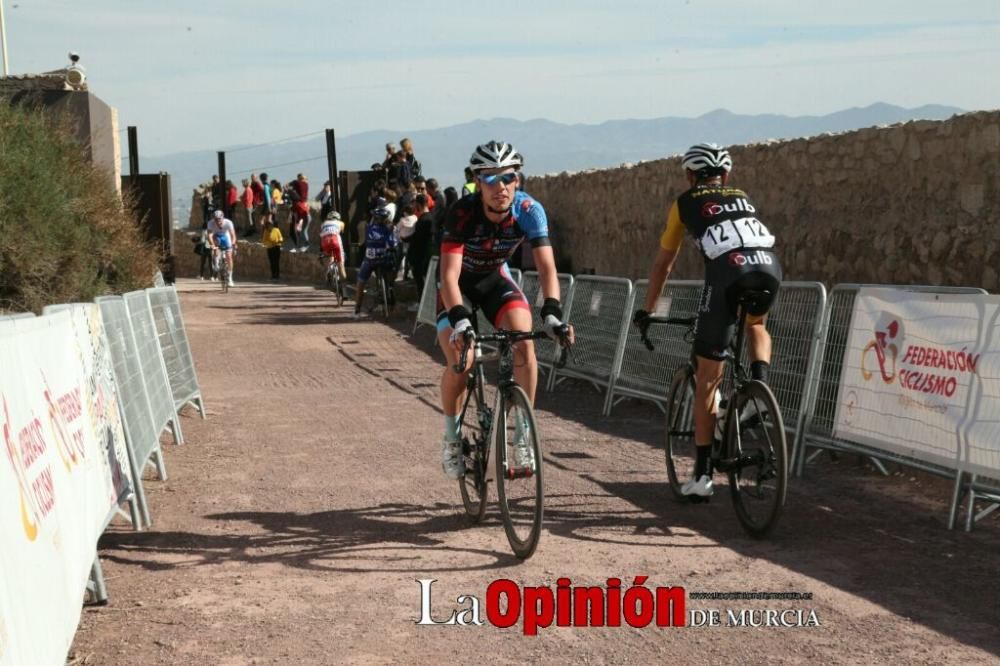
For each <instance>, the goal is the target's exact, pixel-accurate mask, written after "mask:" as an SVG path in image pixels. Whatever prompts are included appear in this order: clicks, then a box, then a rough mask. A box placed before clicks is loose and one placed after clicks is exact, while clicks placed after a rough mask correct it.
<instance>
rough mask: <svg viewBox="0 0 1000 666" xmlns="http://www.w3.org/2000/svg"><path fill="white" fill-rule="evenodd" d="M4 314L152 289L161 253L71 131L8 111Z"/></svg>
mask: <svg viewBox="0 0 1000 666" xmlns="http://www.w3.org/2000/svg"><path fill="white" fill-rule="evenodd" d="M0 156H2V157H0V311H2V310H8V311H12V312H18V311H25V310H31V311H34V312H36V313H38V312H40V311H41V309H42V308H43V307H44V306H46V305H49V304H52V303H67V302H76V301H89V300H92V299H93V298H94V297H95V296H100V295H103V294H110V293H123V292H125V291H129V290H132V289H139V288H143V287H148V286H150V284H151V282H152V276H153V273H154V272H155V271H156V269H157V254H156V249H155V247H154V246H153V245H152V244H150V243H148V242H146V241H145V240H144V239H143V238H142V234H141V232H140V231H139V229H138V226H137V225H136V222H135V214H134V212H133V207H132V203H131V202H130V201H128V200H126V201H124V202H123V201H122V200H121V199H120V198H119V196H118V193H117V191H116V190H115V189H114V188H113V187H112V183H111V178H110V177H109V175H108V174H107V173H105V172H103V171H101V170H99V169H97V168H96V167H94V166H93V165H92V164H91V163H90V161H89V160H88V159H87V158H86V156H85V153H84V150H83V148H82V147H81V146H80V145H79V144H78V143H77V142H76V141H75V140H74V139H73V138H72V137H71V134H70V131H69V127H68V125H67V124H66V123H64V122H60V121H58V120H53V118H52V117H51V116H50V115H48V114H46V113H43V112H41V111H39V110H33V109H30V108H22V107H11V106H8V105H7V104H5V103H2V102H0Z"/></svg>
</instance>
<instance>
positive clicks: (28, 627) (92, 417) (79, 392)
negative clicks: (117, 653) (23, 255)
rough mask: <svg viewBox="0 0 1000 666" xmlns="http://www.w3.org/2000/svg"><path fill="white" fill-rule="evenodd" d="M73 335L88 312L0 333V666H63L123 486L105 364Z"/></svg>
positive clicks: (125, 479)
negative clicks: (104, 384) (100, 544)
mask: <svg viewBox="0 0 1000 666" xmlns="http://www.w3.org/2000/svg"><path fill="white" fill-rule="evenodd" d="M98 324H99V321H98ZM83 326H86V329H87V330H88V331H93V330H94V329H92V328H91V326H92V314H90V313H88V312H87V311H86V310H78V311H74V312H69V311H65V312H59V313H57V314H52V315H47V316H45V317H39V318H37V319H27V320H21V321H18V322H17V325H16V326H12V327H4V328H2V329H0V368H3V376H2V378H0V437H2V439H3V448H2V450H0V543H2V548H0V664H61V663H64V662H65V659H66V654H67V652H68V650H69V647H70V645H71V643H72V640H73V634H74V632H75V630H76V627H77V624H78V623H79V620H80V612H81V604H82V601H83V595H84V590H85V588H86V582H87V578H88V576H89V572H90V568H91V565H92V564H93V561H94V556H95V553H96V544H97V538H98V537H99V536H100V534H101V532H102V531H103V530H104V526H105V521H106V519H107V517H108V515H109V514H110V512H111V511H112V510H113V509H114V507H115V506H116V505H117V504H118V502H119V500H120V499H122V498H124V497H126V496H127V495H128V494H129V490H128V489H129V487H130V486H131V479H130V477H129V472H128V465H123V464H122V463H123V457H124V454H123V450H122V449H121V448H120V447H119V446H118V442H121V441H122V440H123V437H122V435H121V427H120V423H118V422H117V416H115V415H111V414H110V413H109V412H110V411H111V408H112V407H113V406H114V402H113V400H112V398H111V397H110V396H109V395H108V394H107V392H106V387H104V388H102V387H101V384H102V382H103V381H104V380H103V378H102V377H101V376H98V375H106V373H107V370H108V369H107V365H108V360H107V354H106V352H104V351H101V348H100V347H101V345H100V342H98V343H97V344H94V343H93V342H92V341H87V343H86V347H84V348H81V342H82V341H83V338H84V334H83V328H81V327H83ZM88 335H89V333H88Z"/></svg>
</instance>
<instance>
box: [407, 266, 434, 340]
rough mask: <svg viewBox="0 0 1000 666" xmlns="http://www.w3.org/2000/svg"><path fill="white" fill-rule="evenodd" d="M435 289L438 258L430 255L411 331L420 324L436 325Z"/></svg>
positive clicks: (415, 330)
mask: <svg viewBox="0 0 1000 666" xmlns="http://www.w3.org/2000/svg"><path fill="white" fill-rule="evenodd" d="M437 291H438V258H437V257H431V260H430V263H428V264H427V276H426V277H425V278H424V290H423V292H422V293H421V294H420V305H419V306H418V308H417V320H416V321H415V322H413V332H414V333H416V332H417V328H418V327H419V326H420V325H421V324H428V325H430V326H436V325H437Z"/></svg>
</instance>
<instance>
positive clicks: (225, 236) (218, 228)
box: [208, 210, 236, 287]
mask: <svg viewBox="0 0 1000 666" xmlns="http://www.w3.org/2000/svg"><path fill="white" fill-rule="evenodd" d="M208 243H209V245H211V246H212V250H213V251H214V250H218V251H220V252H222V253H223V259H224V261H225V262H226V265H227V266H228V267H229V286H230V287H232V286H233V264H234V263H235V262H234V256H233V254H234V252H235V251H236V227H235V226H233V222H232V220H228V219H226V216H225V214H224V213H223V212H222V211H221V210H217V211H215V213H213V214H212V221H211V222H209V223H208Z"/></svg>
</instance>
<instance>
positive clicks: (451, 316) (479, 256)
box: [437, 141, 572, 479]
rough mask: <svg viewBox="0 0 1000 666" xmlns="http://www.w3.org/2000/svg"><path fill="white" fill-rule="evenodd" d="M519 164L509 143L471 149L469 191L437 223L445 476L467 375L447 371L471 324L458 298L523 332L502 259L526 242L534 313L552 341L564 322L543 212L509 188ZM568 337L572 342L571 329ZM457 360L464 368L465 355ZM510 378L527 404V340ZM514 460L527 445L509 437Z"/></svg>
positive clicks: (457, 471)
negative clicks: (536, 291) (537, 304)
mask: <svg viewBox="0 0 1000 666" xmlns="http://www.w3.org/2000/svg"><path fill="white" fill-rule="evenodd" d="M523 164H524V159H523V158H522V157H521V154H520V153H518V152H517V151H516V150H515V149H514V147H513V146H512V145H510V144H508V143H503V142H500V141H490V142H489V143H485V144H483V145H481V146H477V147H476V150H475V151H474V152H473V153H472V157H471V158H470V160H469V170H470V171H469V173H470V175H471V177H472V178H473V179H474V181H475V182H474V183H472V185H473V186H472V188H470V189H471V190H473V192H472V193H470V194H469V196H467V197H465V198H463V199H461V200H459V201H457V202H455V204H454V205H453V206H451V208H449V209H448V212H447V213H446V214H445V217H444V221H443V227H444V237H443V240H442V243H441V273H440V275H441V288H440V290H439V292H438V302H437V311H438V315H437V330H438V344H440V345H441V349H442V350H444V355H445V359H446V362H445V369H444V373H443V374H442V376H441V405H442V407H443V409H444V424H445V428H444V437H443V438H442V441H441V466H442V468H443V469H444V473H445V475H446V476H448V477H449V478H452V479H458V478H461V477H462V474H463V473H464V471H465V470H464V463H463V460H462V446H461V443H460V441H459V432H458V426H459V424H458V414H459V412H460V411H461V407H462V397H463V394H464V392H465V386H466V374H465V373H463V374H458V373H456V372H455V371H454V370H453V369H452V368H453V367H454V366H455V365H457V364H458V362H459V358H458V357H459V354H461V352H462V348H463V346H464V342H465V340H464V338H465V332H466V331H469V330H471V329H472V312H470V311H469V310H468V308H466V307H465V305H464V304H463V302H462V297H463V296H464V297H465V298H467V299H468V300H469V302H470V303H472V304H473V305H476V306H479V307H480V308H481V309H482V312H483V314H485V315H486V317H487V318H488V319H489V320H490V321H491V322H492V323H493V325H494V326H495V327H496V328H502V329H506V330H512V331H530V330H531V306H530V305H529V304H528V300H527V299H526V298H525V297H524V293H523V292H522V291H521V289H520V288H519V287H518V286H517V284H516V283H515V282H514V280H513V279H512V278H511V274H510V270H509V269H508V268H507V260H508V259H509V258H510V257H511V255H513V254H514V252H515V250H517V248H518V246H519V245H520V244H521V242H522V241H524V240H525V239H527V240H528V242H529V243H530V244H531V247H532V250H533V254H534V258H535V265H536V266H537V267H538V278H539V282H540V284H541V288H542V294H543V296H544V297H545V302H544V305H542V310H541V315H542V320H543V322H544V326H545V328H546V329H547V330H548V332H549V335H550V336H551V337H552V338H553V339H557V338H558V334H557V331H559V330H560V329H561V328H562V326H563V323H562V319H563V313H562V306H561V305H560V303H559V280H558V277H557V276H556V264H555V258H554V255H553V254H552V244H551V242H550V241H549V228H548V220H547V218H546V217H545V209H543V208H542V205H541V204H540V203H538V202H537V201H535V200H534V199H533V198H531V197H530V196H528V195H527V194H525V193H524V192H518V191H517V189H516V188H517V183H518V173H517V172H518V171H519V170H520V169H521V167H522V166H523ZM568 338H569V342H572V329H570V332H569V336H568ZM463 365H464V367H466V368H469V367H470V363H469V359H468V358H466V359H464V362H463ZM514 378H515V379H516V381H517V383H518V384H519V385H520V386H521V388H523V389H524V391H525V393H527V395H528V399H529V400H531V401H532V402H534V400H535V387H536V386H537V384H538V363H537V361H536V359H535V348H534V345H533V343H532V342H531V341H530V340H527V341H524V342H519V343H517V344H515V345H514ZM514 457H515V463H516V464H517V465H519V466H527V465H530V464H531V449H530V447H529V446H527V445H526V442H525V441H524V438H522V439H521V441H520V442H518V441H515V442H514Z"/></svg>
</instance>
